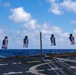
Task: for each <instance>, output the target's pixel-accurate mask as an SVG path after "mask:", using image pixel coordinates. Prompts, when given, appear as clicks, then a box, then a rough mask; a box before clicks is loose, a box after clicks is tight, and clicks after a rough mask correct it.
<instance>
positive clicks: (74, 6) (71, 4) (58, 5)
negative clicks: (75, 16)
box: [48, 0, 76, 15]
mask: <svg viewBox="0 0 76 75" xmlns="http://www.w3.org/2000/svg"><path fill="white" fill-rule="evenodd" d="M48 2H50V5H51V6H50V12H52V13H54V14H57V15H61V14H63V13H64V10H65V11H72V12H74V13H76V1H73V0H63V1H61V2H59V0H48Z"/></svg>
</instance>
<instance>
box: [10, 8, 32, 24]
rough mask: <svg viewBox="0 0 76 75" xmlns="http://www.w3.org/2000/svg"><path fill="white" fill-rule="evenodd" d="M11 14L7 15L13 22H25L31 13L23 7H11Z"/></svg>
mask: <svg viewBox="0 0 76 75" xmlns="http://www.w3.org/2000/svg"><path fill="white" fill-rule="evenodd" d="M11 12H12V15H11V16H9V19H10V20H12V21H14V22H17V23H19V22H27V21H29V20H30V19H31V14H29V13H27V12H26V11H25V10H24V9H23V7H19V8H15V9H11Z"/></svg>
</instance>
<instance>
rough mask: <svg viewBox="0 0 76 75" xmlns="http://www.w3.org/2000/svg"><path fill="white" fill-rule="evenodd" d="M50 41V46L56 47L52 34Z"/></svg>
mask: <svg viewBox="0 0 76 75" xmlns="http://www.w3.org/2000/svg"><path fill="white" fill-rule="evenodd" d="M50 40H51V45H52V46H55V45H56V42H55V37H54V34H52V35H51V37H50Z"/></svg>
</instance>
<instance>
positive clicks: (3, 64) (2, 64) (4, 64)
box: [0, 64, 8, 66]
mask: <svg viewBox="0 0 76 75" xmlns="http://www.w3.org/2000/svg"><path fill="white" fill-rule="evenodd" d="M3 65H8V64H0V66H3Z"/></svg>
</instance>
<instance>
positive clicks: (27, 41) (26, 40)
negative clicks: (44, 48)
mask: <svg viewBox="0 0 76 75" xmlns="http://www.w3.org/2000/svg"><path fill="white" fill-rule="evenodd" d="M28 43H29V40H28V36H25V38H24V39H23V47H26V48H27V47H28Z"/></svg>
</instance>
